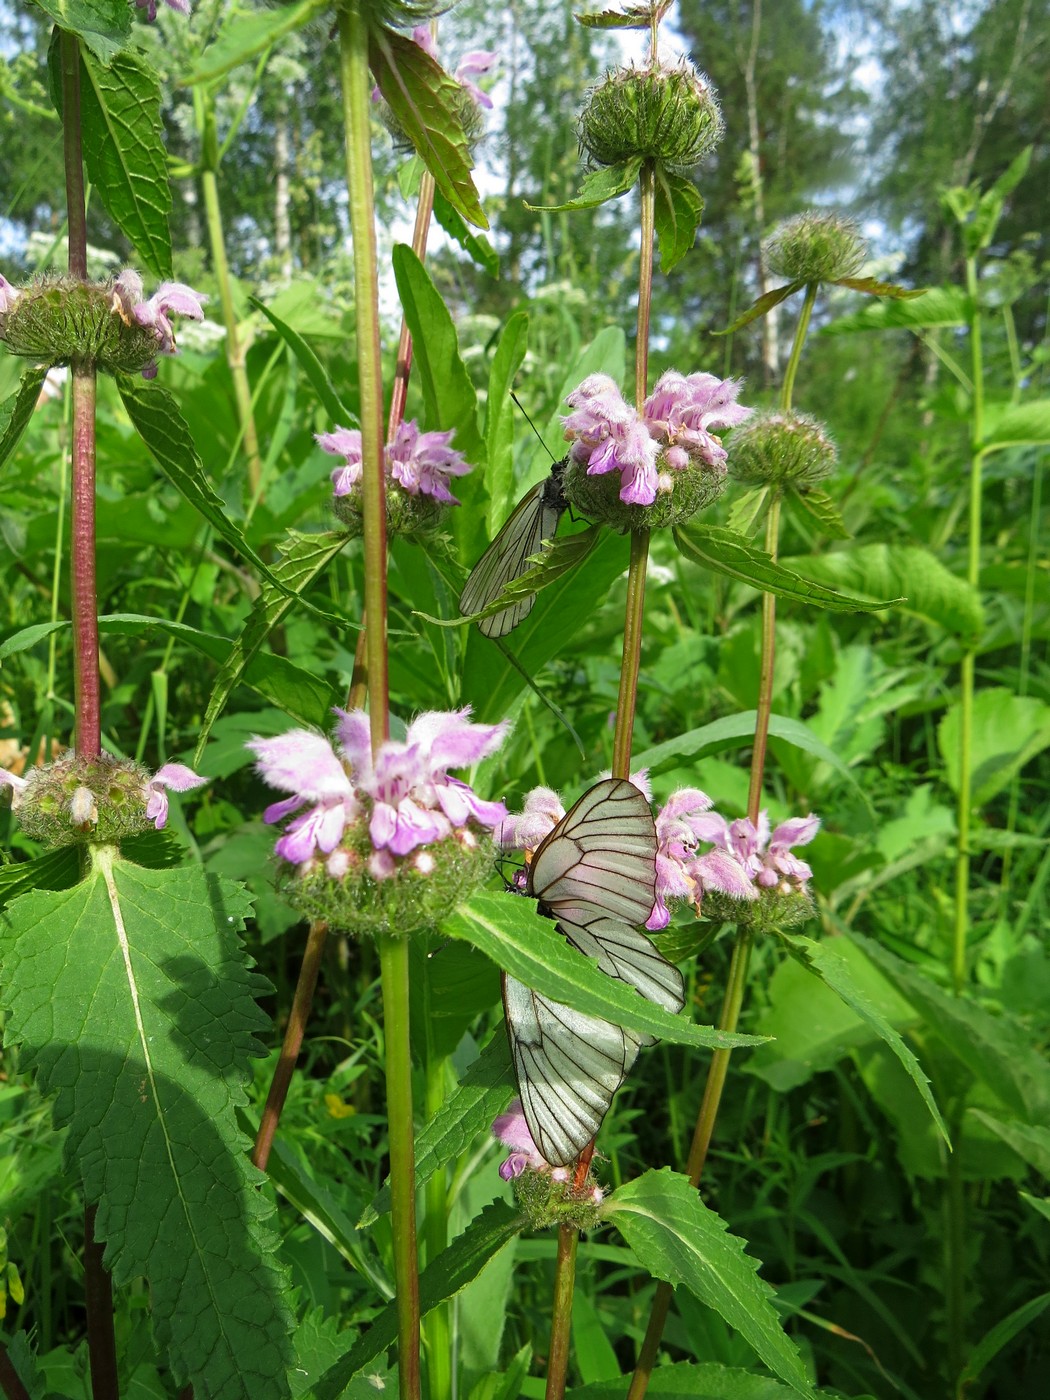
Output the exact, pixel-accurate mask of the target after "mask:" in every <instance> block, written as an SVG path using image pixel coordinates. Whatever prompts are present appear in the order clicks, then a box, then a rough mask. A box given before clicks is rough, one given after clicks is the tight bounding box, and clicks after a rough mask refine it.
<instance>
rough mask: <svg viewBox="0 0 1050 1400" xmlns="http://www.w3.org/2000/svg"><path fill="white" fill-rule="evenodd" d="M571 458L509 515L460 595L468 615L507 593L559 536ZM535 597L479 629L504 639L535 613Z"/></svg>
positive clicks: (558, 464) (554, 468) (483, 622)
mask: <svg viewBox="0 0 1050 1400" xmlns="http://www.w3.org/2000/svg"><path fill="white" fill-rule="evenodd" d="M567 464H568V458H564V459H563V460H562V461H560V462H555V463H554V465H553V466H552V467H551V469H550V474H549V475H548V476H546V477H545V478H544V479H543V481H538V482H537V483H536V485H535V486H533V487H532V488H531V489H530V490H529V491H527V492H526V493H525V495H524V496H522V498H521V500H520V501H519V502H518V504H517V505H516V506H515V507H514V509H513V510H512V511H511V513H510V516H509V518H508V520H507V522H506V524H504V525H503V527H502V529H501V530H500V531H499V533H498V534H497V536H496V538H495V539H494V540H493V541H492V543H491V544H490V545H489V547H488V549H486V551H485V553H484V554H483V555H482V556H481V558H480V559H479V560H478V562H477V563H476V564H475V565H474V568H473V569H472V570H471V571H470V576H469V578H468V579H467V581H466V583H465V584H464V586H463V592H462V593H461V594H460V595H459V610H460V612H461V613H463V614H464V615H469V614H471V613H477V612H481V611H482V610H483V609H484V608H485V607H487V606H488V604H489V603H491V602H493V601H494V600H495V599H496V598H498V597H499V595H500V593H502V591H503V589H504V588H505V587H506V586H507V584H509V583H513V582H514V580H515V579H519V578H521V576H522V574H524V573H526V572H527V570H528V569H529V568H530V567H531V566H530V563H529V561H530V559H532V558H533V557H534V556H535V555H537V554H539V553H540V552H541V551H542V549H543V543H544V541H545V540H551V539H553V538H554V535H555V532H556V531H557V529H558V522H559V521H560V520H561V517H562V516H563V515H564V513H565V512H566V510H568V508H569V503H568V501H567V500H566V498H565V493H564V491H563V489H562V480H563V478H564V475H565V468H566V466H567ZM535 601H536V599H535V595H533V596H531V597H528V598H519V599H518V600H517V601H516V602H514V603H512V604H511V605H510V606H509V607H507V608H504V609H503V610H502V611H501V612H498V613H493V614H492V616H491V617H483V618H482V619H481V620H480V621H479V622H478V627H479V629H480V630H481V632H482V633H483V634H484V635H485V636H486V637H505V636H506V635H507V633H508V632H511V631H513V630H514V628H515V627H517V625H518V623H519V622H521V621H523V620H524V619H525V618H526V617H527V616H528V615H529V613H530V612H531V611H532V605H533V603H534V602H535Z"/></svg>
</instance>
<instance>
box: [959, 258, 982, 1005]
mask: <svg viewBox="0 0 1050 1400" xmlns="http://www.w3.org/2000/svg"><path fill="white" fill-rule="evenodd" d="M966 290H967V292H968V293H969V297H970V305H971V307H972V308H973V309H972V313H971V315H972V320H971V322H970V363H971V377H972V381H973V399H972V404H973V407H972V409H971V413H970V436H971V453H970V500H969V520H968V530H969V540H968V546H967V562H966V581H967V583H969V585H970V587H971V588H972V589H973V590H974V592H976V591H977V590H978V589H979V588H980V586H981V468H982V465H983V461H984V452H983V449H982V442H983V439H984V363H983V350H982V344H981V309H980V303H979V299H978V293H979V288H978V284H977V263H976V260H975V259H974V258H967V260H966ZM975 666H976V652H975V651H974V650H973V648H972V647H971V648H970V649H969V650H967V651H966V653H965V654H964V655H963V659H962V676H961V680H960V690H961V693H960V698H959V798H958V805H957V817H956V821H957V825H958V830H959V854H958V857H957V860H956V865H955V926H954V930H953V936H952V968H951V971H952V990H953V991H954V993H955V995H956V996H960V995H961V994H962V991H963V988H964V986H965V984H966V945H967V942H968V934H969V894H970V817H971V810H970V809H971V805H972V778H973V773H972V768H971V744H972V738H973V700H974V671H975Z"/></svg>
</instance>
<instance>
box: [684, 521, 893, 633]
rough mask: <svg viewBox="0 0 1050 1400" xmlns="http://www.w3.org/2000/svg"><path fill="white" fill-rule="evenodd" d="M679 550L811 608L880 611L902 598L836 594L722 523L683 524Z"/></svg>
mask: <svg viewBox="0 0 1050 1400" xmlns="http://www.w3.org/2000/svg"><path fill="white" fill-rule="evenodd" d="M674 539H675V543H676V544H677V546H678V548H679V550H680V551H681V552H682V554H684V555H685V557H686V558H687V559H692V560H693V562H694V563H696V564H701V565H703V567H704V568H705V569H711V570H713V571H714V572H715V573H716V574H724V575H725V576H726V577H727V578H732V579H736V580H737V582H739V583H746V584H748V585H750V587H752V588H757V589H759V590H760V591H762V592H764V593H775V594H776V596H777V597H778V598H788V599H790V600H791V601H793V602H797V603H808V604H809V605H810V606H811V607H817V608H827V609H828V611H829V612H880V611H882V610H883V609H885V608H893V607H896V606H897V604H898V603H902V602H903V601H904V599H903V598H891V599H889V601H887V602H879V601H875V600H873V599H867V598H855V597H852V596H851V595H850V594H848V593H838V592H836V591H835V590H834V589H831V588H825V587H824V585H823V584H820V583H815V582H814V581H813V580H811V579H807V578H803V577H802V575H801V574H797V573H795V572H794V571H793V570H791V569H786V568H785V567H784V566H783V564H777V563H774V561H773V559H772V558H771V557H770V555H769V554H767V553H766V551H765V550H764V549H759V548H758V547H757V545H753V544H751V542H750V541H749V540H747V539H745V538H744V536H743V535H738V534H736V533H735V532H734V531H733V530H727V529H725V528H724V527H723V526H721V525H686V526H682V527H680V528H678V529H676V530H675V531H674Z"/></svg>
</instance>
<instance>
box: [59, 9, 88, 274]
mask: <svg viewBox="0 0 1050 1400" xmlns="http://www.w3.org/2000/svg"><path fill="white" fill-rule="evenodd" d="M59 34H60V38H59V48H58V51H59V62H60V63H61V66H62V111H63V113H64V118H63V123H62V152H63V159H64V162H65V172H66V223H67V227H68V230H69V275H70V277H80V278H86V277H87V201H86V199H85V197H84V158H83V152H82V150H81V143H80V40H79V39H78V38H77V36H76V35H75V34H71V33H70V32H69V30H67V29H62V30H60V31H59Z"/></svg>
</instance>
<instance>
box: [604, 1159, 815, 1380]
mask: <svg viewBox="0 0 1050 1400" xmlns="http://www.w3.org/2000/svg"><path fill="white" fill-rule="evenodd" d="M601 1213H602V1217H603V1219H605V1220H607V1221H610V1222H611V1223H612V1224H613V1225H615V1226H616V1228H617V1229H618V1230H619V1231H620V1233H621V1234H622V1235H623V1237H624V1239H625V1240H626V1241H627V1243H628V1244H629V1245H630V1246H631V1249H632V1250H633V1251H634V1254H635V1255H636V1257H637V1258H638V1261H639V1263H641V1264H643V1265H644V1266H645V1268H647V1269H648V1270H649V1272H650V1273H651V1274H652V1275H653V1277H654V1278H658V1279H663V1280H664V1281H665V1282H667V1283H670V1284H671V1285H672V1286H673V1287H675V1288H678V1287H680V1286H684V1287H685V1288H687V1289H688V1290H689V1292H690V1293H692V1294H693V1295H694V1296H695V1297H697V1298H699V1299H700V1301H701V1302H703V1303H706V1304H707V1306H708V1307H710V1308H714V1310H715V1311H716V1312H717V1313H719V1314H720V1315H721V1316H722V1317H723V1318H725V1320H726V1322H727V1323H728V1324H729V1326H730V1327H732V1328H733V1329H734V1330H735V1331H737V1332H739V1334H740V1335H741V1336H742V1337H743V1338H744V1339H745V1341H747V1342H748V1343H749V1344H750V1345H751V1346H752V1347H753V1348H754V1349H755V1351H756V1352H757V1353H758V1355H759V1356H760V1357H761V1359H762V1361H763V1362H764V1363H765V1365H766V1366H768V1367H769V1369H770V1370H771V1371H772V1372H773V1373H774V1375H777V1376H779V1377H780V1379H781V1380H783V1381H786V1382H787V1384H788V1385H789V1386H791V1388H792V1389H793V1390H795V1391H797V1392H798V1394H800V1395H805V1396H807V1397H811V1396H812V1394H813V1391H812V1388H811V1386H810V1384H809V1381H808V1380H807V1378H806V1372H805V1369H804V1367H803V1365H802V1361H801V1359H800V1357H799V1354H798V1352H797V1351H796V1349H795V1346H794V1344H793V1343H792V1342H791V1341H790V1340H789V1338H788V1337H787V1335H786V1334H785V1332H784V1330H783V1328H782V1327H781V1325H780V1318H779V1317H778V1315H777V1312H776V1310H775V1308H774V1307H773V1302H772V1299H773V1296H774V1295H773V1290H772V1289H771V1288H770V1287H769V1285H768V1284H767V1283H764V1282H763V1281H762V1280H761V1279H760V1278H759V1277H758V1274H757V1270H758V1268H759V1261H758V1260H757V1259H752V1258H750V1257H749V1256H748V1255H746V1254H745V1253H744V1247H745V1244H746V1241H745V1240H742V1239H739V1238H738V1237H737V1236H736V1235H731V1234H730V1233H729V1229H728V1226H727V1225H726V1222H725V1221H724V1220H723V1219H722V1218H721V1217H720V1216H719V1215H716V1214H715V1212H714V1211H713V1210H709V1209H708V1207H707V1206H705V1205H704V1203H703V1201H702V1200H701V1199H700V1193H699V1191H697V1189H696V1188H695V1187H694V1186H691V1185H690V1183H689V1179H688V1178H687V1177H684V1176H681V1175H680V1174H679V1173H678V1172H673V1171H672V1170H671V1169H670V1167H664V1168H663V1169H662V1170H661V1171H648V1172H645V1173H643V1175H642V1176H640V1177H637V1178H636V1179H635V1180H634V1181H629V1182H628V1183H627V1185H626V1186H621V1187H619V1188H618V1189H617V1190H616V1191H615V1192H614V1193H613V1194H612V1196H610V1197H609V1199H608V1200H607V1201H606V1202H605V1204H604V1205H603V1207H602V1211H601Z"/></svg>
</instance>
